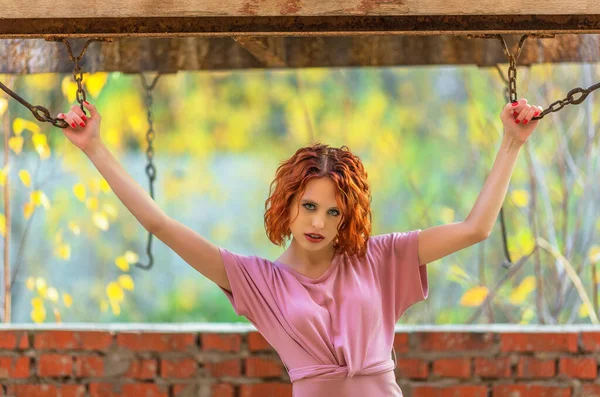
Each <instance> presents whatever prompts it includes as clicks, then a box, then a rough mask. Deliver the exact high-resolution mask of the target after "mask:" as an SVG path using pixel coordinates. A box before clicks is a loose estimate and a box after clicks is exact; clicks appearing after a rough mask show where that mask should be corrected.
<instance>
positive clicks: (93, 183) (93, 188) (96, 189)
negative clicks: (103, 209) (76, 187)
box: [88, 178, 100, 196]
mask: <svg viewBox="0 0 600 397" xmlns="http://www.w3.org/2000/svg"><path fill="white" fill-rule="evenodd" d="M88 187H89V188H90V193H91V194H92V195H94V196H97V195H98V194H99V193H100V180H99V179H97V178H93V179H89V180H88Z"/></svg>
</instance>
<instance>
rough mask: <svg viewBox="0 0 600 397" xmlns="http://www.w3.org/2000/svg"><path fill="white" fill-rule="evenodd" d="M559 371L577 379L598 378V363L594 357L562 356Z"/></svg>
mask: <svg viewBox="0 0 600 397" xmlns="http://www.w3.org/2000/svg"><path fill="white" fill-rule="evenodd" d="M558 373H559V374H560V375H566V376H568V377H569V378H575V379H596V376H597V375H598V363H597V361H596V359H595V358H593V357H561V358H560V361H559V362H558Z"/></svg>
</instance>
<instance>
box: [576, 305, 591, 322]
mask: <svg viewBox="0 0 600 397" xmlns="http://www.w3.org/2000/svg"><path fill="white" fill-rule="evenodd" d="M589 314H590V312H589V311H588V307H587V306H586V305H585V304H584V303H581V306H579V310H578V311H577V315H578V316H579V318H584V317H587V316H588V315H589Z"/></svg>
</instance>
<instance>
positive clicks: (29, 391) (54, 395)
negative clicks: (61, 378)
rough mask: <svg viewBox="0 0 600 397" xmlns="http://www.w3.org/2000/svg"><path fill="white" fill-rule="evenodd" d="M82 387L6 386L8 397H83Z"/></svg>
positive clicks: (83, 387) (83, 389) (83, 388)
mask: <svg viewBox="0 0 600 397" xmlns="http://www.w3.org/2000/svg"><path fill="white" fill-rule="evenodd" d="M85 395H86V393H85V386H83V385H59V386H57V385H48V384H43V385H8V396H10V397H33V396H35V397H85Z"/></svg>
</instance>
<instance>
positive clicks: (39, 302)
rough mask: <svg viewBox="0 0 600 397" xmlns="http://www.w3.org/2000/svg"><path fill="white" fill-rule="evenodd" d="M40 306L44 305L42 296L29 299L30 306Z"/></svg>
mask: <svg viewBox="0 0 600 397" xmlns="http://www.w3.org/2000/svg"><path fill="white" fill-rule="evenodd" d="M42 306H44V300H43V299H42V298H39V297H35V298H32V299H31V307H33V308H34V309H36V308H38V307H42Z"/></svg>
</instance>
